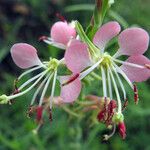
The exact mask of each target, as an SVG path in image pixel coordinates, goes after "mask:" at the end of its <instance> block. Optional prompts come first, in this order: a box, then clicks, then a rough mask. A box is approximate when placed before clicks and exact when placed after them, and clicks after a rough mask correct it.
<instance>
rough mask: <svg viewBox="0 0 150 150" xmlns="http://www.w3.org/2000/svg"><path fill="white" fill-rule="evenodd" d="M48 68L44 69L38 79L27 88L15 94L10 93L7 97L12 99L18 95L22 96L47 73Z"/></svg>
mask: <svg viewBox="0 0 150 150" xmlns="http://www.w3.org/2000/svg"><path fill="white" fill-rule="evenodd" d="M47 71H48V70H46V71H44V72H43V74H42V75H41V76H40V77H39V79H37V80H36V82H35V83H34V84H32V85H31V86H30V87H29V88H28V89H26V90H24V91H23V92H20V93H18V94H15V95H10V96H8V99H9V100H11V99H14V98H16V97H19V96H22V95H24V94H26V93H27V92H29V91H30V90H31V89H33V88H34V87H35V86H36V85H37V84H38V82H39V81H40V80H41V79H42V78H43V77H44V76H45V74H46V73H47Z"/></svg>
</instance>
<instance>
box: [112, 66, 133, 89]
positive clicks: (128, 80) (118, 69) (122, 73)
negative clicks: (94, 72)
mask: <svg viewBox="0 0 150 150" xmlns="http://www.w3.org/2000/svg"><path fill="white" fill-rule="evenodd" d="M114 65H115V68H116V70H117V72H119V73H120V74H121V75H122V76H123V78H124V79H125V80H126V81H127V83H128V84H129V85H130V87H131V89H134V87H133V84H132V82H131V81H130V79H129V78H128V77H127V75H126V74H125V73H124V72H123V71H122V70H121V69H120V68H119V67H118V66H117V65H116V64H115V63H114Z"/></svg>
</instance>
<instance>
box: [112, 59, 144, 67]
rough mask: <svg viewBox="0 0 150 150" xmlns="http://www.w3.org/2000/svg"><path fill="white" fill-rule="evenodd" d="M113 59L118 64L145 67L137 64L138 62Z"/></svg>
mask: <svg viewBox="0 0 150 150" xmlns="http://www.w3.org/2000/svg"><path fill="white" fill-rule="evenodd" d="M112 59H113V58H112ZM113 60H114V61H116V62H118V63H120V64H124V65H127V66H131V67H135V68H140V69H144V68H145V66H142V65H138V64H134V63H130V62H126V61H121V60H118V59H113Z"/></svg>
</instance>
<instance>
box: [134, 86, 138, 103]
mask: <svg viewBox="0 0 150 150" xmlns="http://www.w3.org/2000/svg"><path fill="white" fill-rule="evenodd" d="M133 86H134V102H135V104H136V105H137V104H138V102H139V95H138V89H137V86H136V85H135V84H134V85H133Z"/></svg>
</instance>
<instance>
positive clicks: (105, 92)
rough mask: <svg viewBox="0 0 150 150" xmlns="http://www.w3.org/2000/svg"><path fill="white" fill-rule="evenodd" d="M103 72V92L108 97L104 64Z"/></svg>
mask: <svg viewBox="0 0 150 150" xmlns="http://www.w3.org/2000/svg"><path fill="white" fill-rule="evenodd" d="M101 72H102V82H103V93H104V97H107V86H106V75H105V71H104V68H103V66H101Z"/></svg>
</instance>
